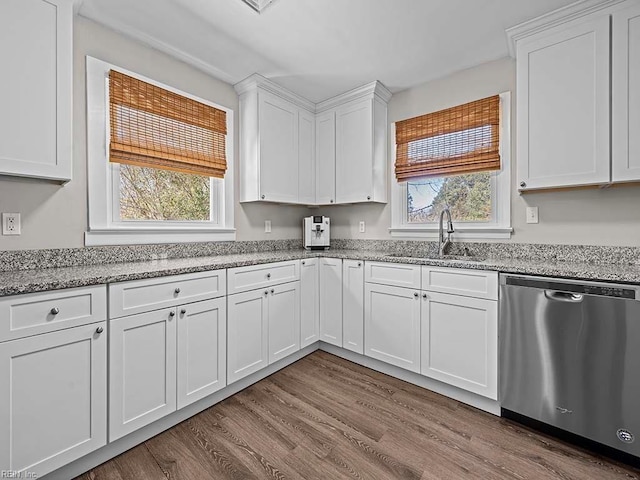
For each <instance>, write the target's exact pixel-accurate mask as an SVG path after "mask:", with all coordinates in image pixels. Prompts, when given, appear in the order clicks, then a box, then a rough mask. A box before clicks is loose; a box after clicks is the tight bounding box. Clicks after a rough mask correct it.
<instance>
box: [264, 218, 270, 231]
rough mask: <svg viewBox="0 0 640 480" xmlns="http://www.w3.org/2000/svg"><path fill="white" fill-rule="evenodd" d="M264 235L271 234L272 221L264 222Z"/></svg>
mask: <svg viewBox="0 0 640 480" xmlns="http://www.w3.org/2000/svg"><path fill="white" fill-rule="evenodd" d="M264 233H271V220H265V221H264Z"/></svg>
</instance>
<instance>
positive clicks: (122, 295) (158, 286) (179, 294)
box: [109, 270, 227, 318]
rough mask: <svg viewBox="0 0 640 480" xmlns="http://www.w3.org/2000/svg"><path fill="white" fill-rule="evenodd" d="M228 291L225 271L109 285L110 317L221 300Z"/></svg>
mask: <svg viewBox="0 0 640 480" xmlns="http://www.w3.org/2000/svg"><path fill="white" fill-rule="evenodd" d="M226 287H227V285H226V278H225V270H214V271H211V272H199V273H189V274H187V275H171V276H168V277H161V278H152V279H145V280H133V281H131V282H120V283H113V284H111V285H109V317H110V318H118V317H123V316H125V315H133V314H135V313H142V312H149V311H151V310H158V309H160V308H166V307H172V306H175V305H181V304H184V303H191V302H198V301H200V300H208V299H211V298H217V297H222V296H224V295H225V294H226V290H227V288H226Z"/></svg>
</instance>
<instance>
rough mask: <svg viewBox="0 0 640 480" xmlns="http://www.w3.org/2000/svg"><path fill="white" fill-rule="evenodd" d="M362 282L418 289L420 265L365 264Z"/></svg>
mask: <svg viewBox="0 0 640 480" xmlns="http://www.w3.org/2000/svg"><path fill="white" fill-rule="evenodd" d="M364 280H365V282H368V283H380V284H382V285H393V286H396V287H405V288H418V289H419V288H420V265H407V264H404V263H385V262H365V269H364Z"/></svg>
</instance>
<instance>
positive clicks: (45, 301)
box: [0, 285, 107, 342]
mask: <svg viewBox="0 0 640 480" xmlns="http://www.w3.org/2000/svg"><path fill="white" fill-rule="evenodd" d="M106 318H107V287H106V286H105V285H98V286H95V287H85V288H73V289H68V290H56V291H54V292H43V293H33V294H27V295H15V296H11V297H5V298H0V342H2V341H5V340H12V339H16V338H23V337H28V336H30V335H39V334H41V333H47V332H53V331H55V330H62V329H64V328H70V327H75V326H78V325H85V324H88V323H95V322H101V321H103V320H106Z"/></svg>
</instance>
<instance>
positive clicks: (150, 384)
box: [109, 308, 176, 442]
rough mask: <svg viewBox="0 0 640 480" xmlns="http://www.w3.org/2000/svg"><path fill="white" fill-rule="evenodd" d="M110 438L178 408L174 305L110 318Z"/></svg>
mask: <svg viewBox="0 0 640 480" xmlns="http://www.w3.org/2000/svg"><path fill="white" fill-rule="evenodd" d="M109 336H110V340H109V441H110V442H112V441H114V440H116V439H118V438H120V437H123V436H125V435H127V434H128V433H131V432H133V431H135V430H138V429H139V428H141V427H144V426H145V425H148V424H150V423H152V422H155V421H156V420H158V419H160V418H162V417H164V416H165V415H168V414H170V413H171V412H174V411H175V410H176V319H175V309H174V308H171V309H166V308H165V309H163V310H157V311H154V312H148V313H140V314H138V315H131V316H130V317H122V318H118V319H116V320H110V322H109Z"/></svg>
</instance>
